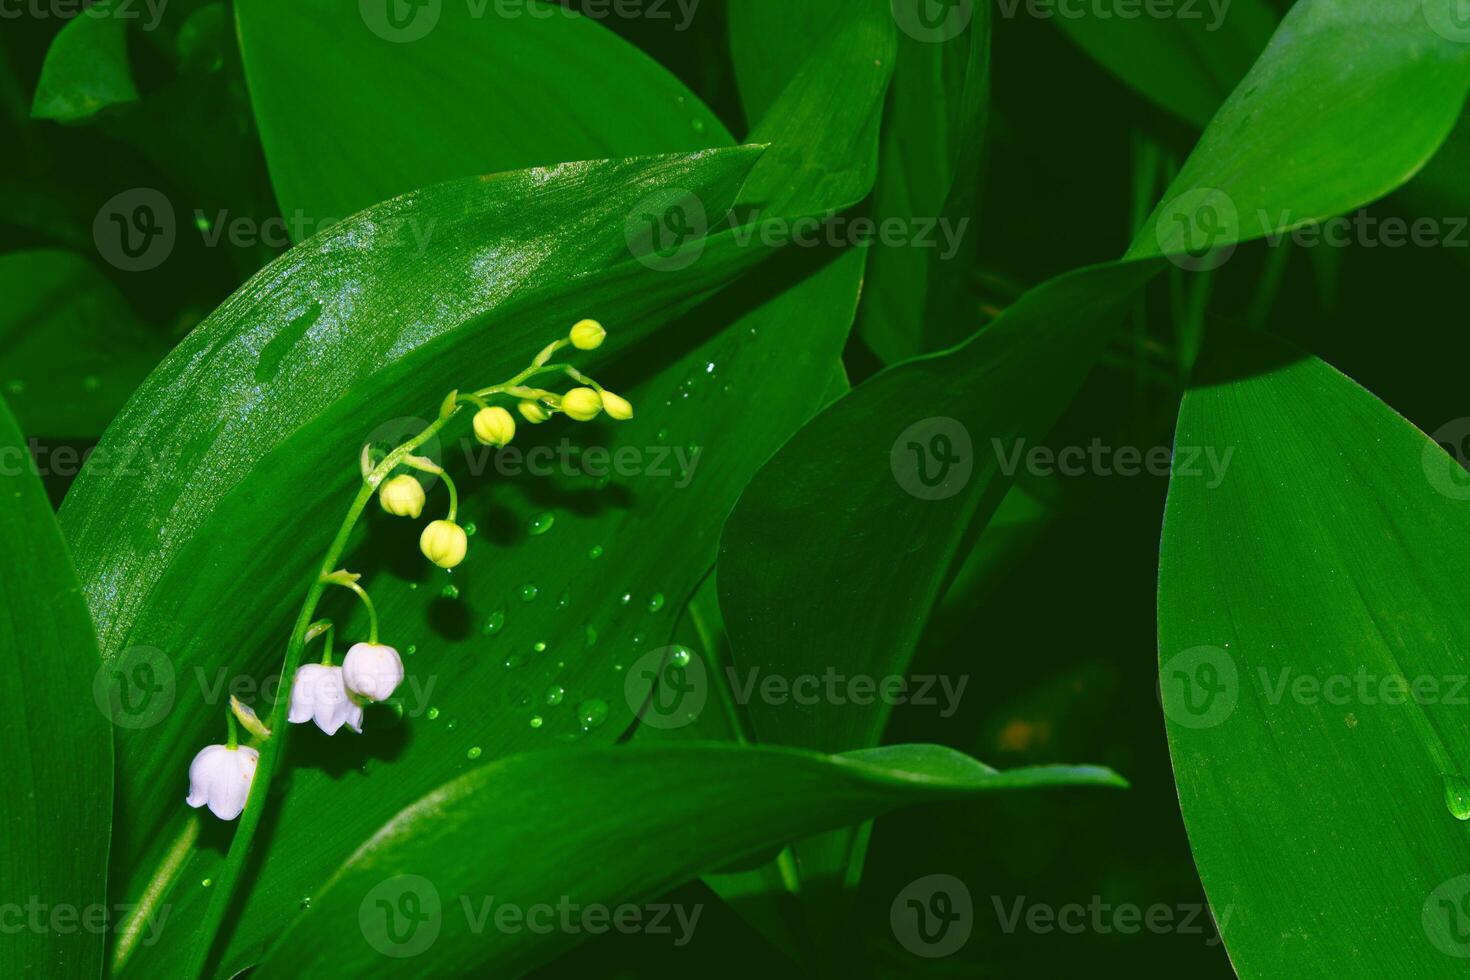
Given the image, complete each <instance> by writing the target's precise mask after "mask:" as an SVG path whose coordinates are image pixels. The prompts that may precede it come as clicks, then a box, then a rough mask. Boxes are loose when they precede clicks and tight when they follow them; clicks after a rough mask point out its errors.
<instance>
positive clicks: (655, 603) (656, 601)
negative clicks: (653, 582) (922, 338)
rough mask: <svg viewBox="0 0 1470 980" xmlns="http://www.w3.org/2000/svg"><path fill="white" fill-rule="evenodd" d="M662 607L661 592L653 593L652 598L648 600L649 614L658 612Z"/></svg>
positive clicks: (662, 595) (662, 597)
mask: <svg viewBox="0 0 1470 980" xmlns="http://www.w3.org/2000/svg"><path fill="white" fill-rule="evenodd" d="M663 607H664V594H663V593H662V592H655V593H654V594H653V597H652V598H651V599H649V600H648V611H649V612H658V611H659V610H660V609H662V608H663Z"/></svg>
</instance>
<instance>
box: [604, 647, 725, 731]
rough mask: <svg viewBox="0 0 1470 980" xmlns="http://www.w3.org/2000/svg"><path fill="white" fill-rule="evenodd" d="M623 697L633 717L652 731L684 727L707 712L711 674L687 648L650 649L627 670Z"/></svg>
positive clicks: (702, 662) (701, 661) (700, 660)
mask: <svg viewBox="0 0 1470 980" xmlns="http://www.w3.org/2000/svg"><path fill="white" fill-rule="evenodd" d="M623 694H624V696H625V697H626V698H627V700H628V707H629V708H630V709H631V710H632V712H633V714H634V715H635V716H637V718H638V720H639V721H640V722H642V723H643V724H645V725H647V726H649V727H650V728H662V729H675V728H683V727H684V726H685V725H688V724H690V723H691V722H693V721H694V720H695V719H696V718H698V717H699V714H700V712H702V711H703V710H704V705H705V702H706V701H707V700H708V698H709V672H708V670H706V668H705V666H704V661H703V660H702V659H700V657H699V656H698V655H697V654H695V653H694V652H693V651H691V650H690V649H689V648H687V647H682V646H672V647H663V648H662V649H659V650H650V651H649V652H648V653H645V654H644V655H643V656H641V657H639V658H638V659H637V660H635V661H634V662H633V665H632V666H631V667H630V668H629V669H628V674H627V677H626V678H624V680H623Z"/></svg>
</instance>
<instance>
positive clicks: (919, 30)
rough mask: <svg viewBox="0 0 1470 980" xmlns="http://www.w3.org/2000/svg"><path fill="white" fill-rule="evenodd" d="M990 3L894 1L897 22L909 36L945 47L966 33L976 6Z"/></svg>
mask: <svg viewBox="0 0 1470 980" xmlns="http://www.w3.org/2000/svg"><path fill="white" fill-rule="evenodd" d="M977 2H982V3H983V2H988V0H891V2H890V4H889V9H891V10H892V11H893V19H894V21H895V22H896V23H897V24H898V26H899V28H900V29H902V30H903V32H904V33H905V34H907V35H908V36H909V37H911V38H913V39H914V40H915V41H923V42H924V43H926V44H943V43H944V42H945V41H952V40H954V39H955V38H957V37H959V36H960V35H961V34H963V33H964V32H965V28H967V27H969V26H970V21H972V20H973V19H974V18H975V4H976V3H977Z"/></svg>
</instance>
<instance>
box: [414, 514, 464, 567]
mask: <svg viewBox="0 0 1470 980" xmlns="http://www.w3.org/2000/svg"><path fill="white" fill-rule="evenodd" d="M469 546H470V540H469V538H468V537H467V536H466V535H465V533H464V528H462V527H460V526H459V525H458V524H456V523H454V522H453V521H430V522H429V523H428V524H427V525H425V527H424V533H423V534H421V535H419V550H420V551H422V552H423V553H424V557H425V558H427V559H429V561H431V562H433V563H434V564H436V565H438V566H439V567H440V568H453V567H454V566H455V565H458V564H459V563H460V562H462V561H464V553H465V552H466V551H467V550H469Z"/></svg>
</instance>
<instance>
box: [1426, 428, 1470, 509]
mask: <svg viewBox="0 0 1470 980" xmlns="http://www.w3.org/2000/svg"><path fill="white" fill-rule="evenodd" d="M1429 438H1430V439H1432V440H1433V442H1432V443H1429V444H1426V445H1425V447H1424V455H1423V459H1422V462H1423V465H1424V476H1425V477H1426V478H1427V479H1428V480H1429V484H1430V486H1432V487H1434V489H1436V490H1438V491H1439V492H1440V493H1442V494H1444V495H1445V496H1446V497H1449V498H1451V499H1452V500H1470V472H1467V471H1470V418H1459V419H1452V420H1450V421H1449V422H1446V423H1445V424H1444V425H1442V426H1440V427H1439V428H1438V429H1436V430H1434V435H1432V436H1430V437H1429ZM1441 449H1443V450H1444V452H1440V450H1441ZM1445 453H1448V454H1449V455H1450V458H1449V459H1445Z"/></svg>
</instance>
